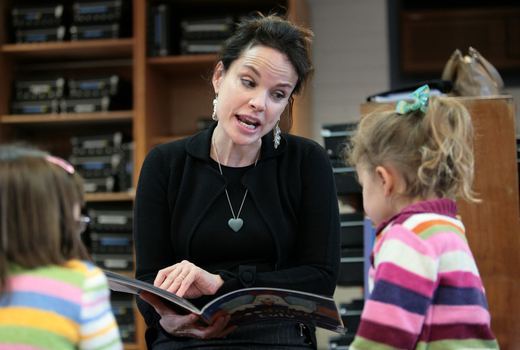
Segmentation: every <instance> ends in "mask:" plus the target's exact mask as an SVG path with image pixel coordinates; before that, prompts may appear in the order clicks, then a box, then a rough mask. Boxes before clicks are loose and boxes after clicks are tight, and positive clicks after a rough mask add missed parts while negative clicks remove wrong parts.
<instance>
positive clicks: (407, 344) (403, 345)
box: [357, 321, 418, 349]
mask: <svg viewBox="0 0 520 350" xmlns="http://www.w3.org/2000/svg"><path fill="white" fill-rule="evenodd" d="M357 335H358V336H361V337H363V338H366V339H368V340H371V341H373V342H377V343H382V344H386V345H389V346H392V347H394V348H398V349H414V348H415V344H416V343H417V339H418V336H417V335H414V334H411V333H408V332H405V331H402V330H399V329H396V328H391V327H387V326H383V325H380V324H377V323H373V322H370V321H361V323H360V324H359V327H358V330H357Z"/></svg>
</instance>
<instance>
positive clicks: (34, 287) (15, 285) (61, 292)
mask: <svg viewBox="0 0 520 350" xmlns="http://www.w3.org/2000/svg"><path fill="white" fill-rule="evenodd" d="M9 281H10V286H11V287H12V289H13V290H14V291H22V292H36V293H39V294H47V295H50V296H53V297H56V298H60V299H64V300H68V301H71V302H73V303H77V304H79V303H81V289H80V288H78V287H76V286H73V285H71V284H68V283H64V282H61V281H58V280H55V279H52V278H45V277H34V276H16V277H12V278H10V279H9Z"/></svg>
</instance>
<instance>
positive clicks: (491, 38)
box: [400, 8, 520, 74]
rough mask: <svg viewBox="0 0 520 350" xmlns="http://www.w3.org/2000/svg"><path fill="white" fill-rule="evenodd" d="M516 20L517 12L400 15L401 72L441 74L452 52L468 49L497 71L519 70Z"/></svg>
mask: <svg viewBox="0 0 520 350" xmlns="http://www.w3.org/2000/svg"><path fill="white" fill-rule="evenodd" d="M519 18H520V9H518V8H516V9H511V10H497V9H489V10H474V9H472V10H445V11H440V10H436V11H406V12H403V13H402V14H401V36H400V37H401V69H402V71H403V73H405V74H420V73H436V72H438V73H439V74H440V72H441V71H442V69H443V67H444V65H445V64H446V62H447V61H448V59H449V57H450V56H451V54H452V53H453V51H455V49H459V50H461V51H462V52H463V53H464V54H467V50H468V47H470V46H472V47H474V48H476V49H477V50H478V51H479V52H480V53H482V55H484V57H486V59H488V60H489V61H490V62H491V63H492V64H493V65H494V66H495V67H496V68H497V69H518V68H519V67H520V59H519V58H520V57H519V56H518V50H520V43H519V42H518V40H514V35H515V33H516V35H518V33H519V29H518V23H517V22H515V21H518V19H519ZM515 23H516V24H515ZM515 52H516V54H515Z"/></svg>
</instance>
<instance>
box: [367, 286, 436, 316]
mask: <svg viewBox="0 0 520 350" xmlns="http://www.w3.org/2000/svg"><path fill="white" fill-rule="evenodd" d="M370 299H372V300H375V301H379V302H382V303H385V304H392V305H395V306H399V307H400V308H402V309H405V310H406V311H409V312H413V313H416V314H419V315H425V314H426V310H427V309H428V306H429V305H430V299H429V298H427V297H425V296H424V295H421V294H418V293H415V292H413V291H411V290H408V289H404V288H401V287H399V286H398V285H395V284H392V283H388V282H386V281H383V280H378V281H377V282H376V283H375V285H374V290H373V291H372V294H371V295H370Z"/></svg>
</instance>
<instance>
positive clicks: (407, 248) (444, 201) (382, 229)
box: [347, 85, 498, 350]
mask: <svg viewBox="0 0 520 350" xmlns="http://www.w3.org/2000/svg"><path fill="white" fill-rule="evenodd" d="M412 97H413V99H414V102H410V103H409V102H407V101H399V103H398V104H397V107H396V109H395V110H387V111H383V110H376V111H375V112H373V113H371V114H369V115H367V116H366V117H364V118H363V119H362V120H361V122H360V124H359V126H358V130H357V133H356V135H355V136H353V138H352V139H351V142H350V144H349V147H348V151H347V160H348V162H349V163H350V164H353V165H355V166H356V169H357V173H358V178H359V182H360V184H361V186H362V187H363V206H364V209H365V211H366V213H367V215H368V216H369V217H370V219H371V220H372V222H373V223H374V224H375V225H377V229H376V241H375V244H374V247H373V251H372V255H371V268H370V272H369V276H368V278H369V289H370V298H369V299H368V300H367V301H366V303H365V307H364V309H363V313H362V315H361V323H360V325H359V328H358V331H357V334H356V337H355V339H354V341H353V342H352V344H351V345H350V349H351V350H366V349H378V350H383V349H442V350H447V349H480V350H483V349H498V343H497V341H496V339H495V337H494V335H493V333H492V331H491V328H490V314H489V311H488V306H487V302H486V297H485V293H484V288H483V286H482V281H481V278H480V276H479V272H478V269H477V266H476V263H475V260H474V258H473V255H472V253H471V250H470V247H469V245H468V242H467V240H466V237H465V229H464V225H463V224H462V222H461V221H460V220H459V219H458V218H457V216H456V214H457V205H456V204H455V202H454V201H455V198H456V197H459V198H462V199H464V200H467V201H470V202H478V201H479V200H478V199H476V198H475V194H474V193H473V192H472V190H471V184H472V181H473V175H474V174H473V171H474V170H473V168H474V159H473V149H472V137H473V135H472V133H473V129H472V124H471V119H470V115H469V113H468V111H467V109H466V108H465V107H464V106H463V105H461V104H460V103H459V102H457V101H455V100H453V99H447V98H442V97H437V96H429V89H428V86H427V85H425V86H423V87H422V88H420V89H418V90H417V91H415V92H414V94H412Z"/></svg>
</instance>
